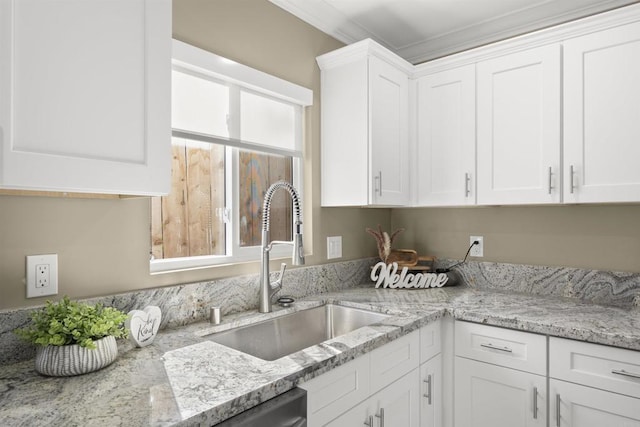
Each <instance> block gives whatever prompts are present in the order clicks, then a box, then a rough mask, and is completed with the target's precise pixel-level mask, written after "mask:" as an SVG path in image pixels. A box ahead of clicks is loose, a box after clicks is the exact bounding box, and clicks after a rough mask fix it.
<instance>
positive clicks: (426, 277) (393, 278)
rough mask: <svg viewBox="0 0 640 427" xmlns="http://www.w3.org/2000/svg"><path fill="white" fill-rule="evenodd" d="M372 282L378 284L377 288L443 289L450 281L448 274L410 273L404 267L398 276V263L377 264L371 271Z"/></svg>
mask: <svg viewBox="0 0 640 427" xmlns="http://www.w3.org/2000/svg"><path fill="white" fill-rule="evenodd" d="M371 280H373V281H374V282H376V288H379V287H381V286H382V287H383V288H393V289H396V288H397V289H401V288H414V289H421V288H441V287H443V286H444V285H445V283H447V281H448V280H449V276H447V274H446V273H439V274H436V273H415V274H413V273H409V268H408V267H404V268H403V269H402V271H401V272H400V274H398V263H397V262H394V263H392V264H386V263H384V262H382V261H381V262H379V263H377V264H376V265H375V266H374V267H373V270H371Z"/></svg>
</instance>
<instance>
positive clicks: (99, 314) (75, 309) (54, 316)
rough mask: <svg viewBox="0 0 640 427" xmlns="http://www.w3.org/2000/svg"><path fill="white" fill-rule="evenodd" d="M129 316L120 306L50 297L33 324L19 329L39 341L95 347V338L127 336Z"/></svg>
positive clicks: (33, 317)
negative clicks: (126, 323) (52, 298)
mask: <svg viewBox="0 0 640 427" xmlns="http://www.w3.org/2000/svg"><path fill="white" fill-rule="evenodd" d="M126 319H127V315H126V314H125V313H123V312H122V311H120V310H118V309H116V308H113V307H104V306H103V305H102V304H96V305H88V304H85V303H79V302H76V301H70V300H69V298H68V297H66V296H65V297H64V298H63V299H62V300H61V301H59V302H57V303H53V302H51V301H47V303H46V305H45V307H43V308H42V309H41V310H36V311H34V312H33V313H32V314H31V321H32V323H31V325H29V326H28V327H26V328H21V329H16V330H15V333H16V334H17V335H18V336H19V337H21V338H23V339H25V340H26V341H29V342H31V343H33V344H37V345H42V346H47V345H70V344H79V345H80V346H82V347H86V348H89V349H95V348H96V345H95V343H94V340H98V339H100V338H103V337H106V336H108V335H113V336H114V337H115V338H126V337H127V336H128V331H127V330H126V329H125V327H124V322H125V320H126Z"/></svg>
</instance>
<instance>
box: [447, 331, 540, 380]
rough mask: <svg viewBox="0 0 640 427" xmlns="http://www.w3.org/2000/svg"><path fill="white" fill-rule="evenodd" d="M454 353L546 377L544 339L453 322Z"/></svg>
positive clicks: (529, 334)
mask: <svg viewBox="0 0 640 427" xmlns="http://www.w3.org/2000/svg"><path fill="white" fill-rule="evenodd" d="M455 346H456V348H455V352H456V356H462V357H466V358H469V359H474V360H478V361H481V362H487V363H493V364H495V365H501V366H506V367H508V368H513V369H519V370H521V371H526V372H531V373H534V374H538V375H546V374H547V338H546V337H545V336H544V335H537V334H532V333H529V332H521V331H514V330H511V329H503V328H498V327H495V326H487V325H480V324H477V323H469V322H460V321H456V326H455Z"/></svg>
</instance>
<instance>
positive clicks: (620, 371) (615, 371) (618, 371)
mask: <svg viewBox="0 0 640 427" xmlns="http://www.w3.org/2000/svg"><path fill="white" fill-rule="evenodd" d="M611 373H612V374H616V375H622V376H625V377H631V378H640V374H636V373H634V372H627V371H625V370H624V369H613V370H612V371H611Z"/></svg>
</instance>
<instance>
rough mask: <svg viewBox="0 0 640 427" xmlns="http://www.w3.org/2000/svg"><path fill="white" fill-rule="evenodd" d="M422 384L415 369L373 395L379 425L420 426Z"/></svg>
mask: <svg viewBox="0 0 640 427" xmlns="http://www.w3.org/2000/svg"><path fill="white" fill-rule="evenodd" d="M419 396H420V386H419V380H418V370H417V369H415V370H413V371H412V372H410V373H409V374H407V375H405V376H404V377H402V378H400V379H399V380H398V381H396V382H394V383H392V384H391V385H389V386H388V387H386V388H384V389H382V390H381V391H380V392H379V393H378V394H376V395H374V396H373V397H372V399H371V400H372V402H373V407H374V408H375V414H376V418H378V419H379V420H380V421H381V423H380V424H379V425H381V426H382V425H386V426H394V427H395V426H397V427H418V426H419V422H420V416H419V414H420V397H419Z"/></svg>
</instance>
